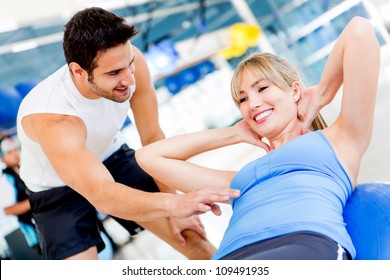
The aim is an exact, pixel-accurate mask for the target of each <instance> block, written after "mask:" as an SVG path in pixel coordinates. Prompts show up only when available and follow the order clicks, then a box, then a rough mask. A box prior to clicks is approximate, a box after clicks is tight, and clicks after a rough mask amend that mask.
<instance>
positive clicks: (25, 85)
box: [15, 79, 40, 99]
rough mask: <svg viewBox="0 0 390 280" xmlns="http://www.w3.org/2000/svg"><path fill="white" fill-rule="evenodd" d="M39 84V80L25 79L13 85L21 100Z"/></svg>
mask: <svg viewBox="0 0 390 280" xmlns="http://www.w3.org/2000/svg"><path fill="white" fill-rule="evenodd" d="M39 82H40V80H39V79H26V80H23V81H21V82H19V83H17V84H16V85H15V89H16V90H17V91H18V92H19V94H20V96H21V98H22V99H23V98H24V97H25V96H26V95H27V93H29V92H30V91H31V90H32V89H33V88H34V87H35V86H36V85H37V84H38V83H39Z"/></svg>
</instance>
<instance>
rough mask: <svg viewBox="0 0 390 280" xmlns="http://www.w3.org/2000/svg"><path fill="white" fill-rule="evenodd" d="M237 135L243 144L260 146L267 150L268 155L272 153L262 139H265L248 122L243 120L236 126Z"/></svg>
mask: <svg viewBox="0 0 390 280" xmlns="http://www.w3.org/2000/svg"><path fill="white" fill-rule="evenodd" d="M233 127H234V129H235V133H236V134H237V136H238V137H240V139H241V140H242V142H245V143H248V144H252V145H255V146H258V147H260V148H262V149H263V150H265V151H266V152H267V153H268V152H269V151H270V147H269V145H268V144H267V143H265V142H264V141H263V140H262V139H263V137H262V136H261V135H259V134H258V133H257V132H255V131H254V130H253V129H252V128H251V127H250V126H249V125H248V123H247V122H246V121H244V120H241V121H239V122H237V123H236V124H235V125H234V126H233Z"/></svg>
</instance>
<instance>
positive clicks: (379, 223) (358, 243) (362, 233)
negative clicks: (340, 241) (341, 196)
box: [344, 183, 390, 260]
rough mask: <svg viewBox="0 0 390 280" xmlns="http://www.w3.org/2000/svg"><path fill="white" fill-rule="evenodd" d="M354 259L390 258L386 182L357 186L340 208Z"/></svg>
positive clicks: (389, 190)
mask: <svg viewBox="0 0 390 280" xmlns="http://www.w3.org/2000/svg"><path fill="white" fill-rule="evenodd" d="M344 221H345V223H346V225H347V231H348V233H349V235H350V236H351V238H352V242H353V244H354V246H355V249H356V258H355V259H357V260H390V183H369V184H360V185H357V186H356V188H355V190H354V192H353V193H352V195H351V197H350V198H349V200H348V201H347V204H346V206H345V210H344Z"/></svg>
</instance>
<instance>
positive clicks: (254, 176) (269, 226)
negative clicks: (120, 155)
mask: <svg viewBox="0 0 390 280" xmlns="http://www.w3.org/2000/svg"><path fill="white" fill-rule="evenodd" d="M379 60H380V59H379V46H378V42H377V39H376V37H375V32H374V30H373V28H372V26H371V24H370V23H369V21H368V20H366V19H364V18H360V17H355V18H354V19H352V20H351V22H350V23H349V24H348V25H347V26H346V28H345V30H344V31H343V32H342V34H341V35H340V37H339V39H338V40H337V42H336V44H335V46H334V48H333V50H332V52H331V53H330V55H329V58H328V61H327V63H326V65H325V69H324V72H323V75H322V77H321V80H320V82H319V84H318V86H316V87H313V88H309V89H306V90H303V89H302V84H301V82H300V81H299V77H298V75H297V73H296V71H295V70H294V69H293V68H292V67H291V66H290V65H289V64H287V63H286V62H285V61H284V60H282V59H280V58H278V57H276V56H274V55H271V54H255V55H252V56H251V57H249V58H248V59H246V60H244V61H242V62H241V63H240V64H239V66H238V67H237V69H236V71H235V73H234V76H233V79H232V95H233V99H234V101H235V103H236V104H237V106H238V108H239V110H240V112H241V114H242V116H243V120H242V121H240V122H238V123H237V124H235V125H234V126H232V127H228V128H220V129H215V130H207V131H202V132H197V133H192V134H187V135H181V136H177V137H173V138H171V139H167V140H163V141H161V142H157V143H154V144H151V145H149V146H147V147H144V148H142V149H141V150H140V151H138V152H137V154H136V158H137V160H138V162H139V163H140V165H141V167H142V168H144V169H145V171H146V172H148V173H149V174H150V175H152V176H153V177H155V178H156V179H158V180H160V181H162V182H164V183H165V184H167V185H170V186H173V187H175V188H177V189H178V190H181V191H184V192H188V191H192V190H195V189H199V188H207V187H212V186H214V187H215V186H223V187H226V188H228V187H231V188H233V189H238V190H240V191H241V195H240V197H239V198H236V199H232V200H231V204H232V207H233V215H232V217H231V220H230V223H229V226H228V228H227V230H226V232H225V235H224V237H223V240H222V242H221V245H220V247H219V249H218V250H217V252H216V254H215V255H214V259H348V258H354V257H355V255H356V252H355V249H354V246H353V244H352V241H351V239H350V237H349V235H348V233H347V231H346V227H345V224H344V222H343V216H342V213H343V209H344V206H345V203H346V201H347V200H348V198H349V196H350V195H351V193H352V191H353V188H354V186H355V185H356V180H357V176H358V172H359V166H360V162H361V159H362V157H363V155H364V153H365V151H366V149H367V147H368V145H369V142H370V139H371V135H372V127H373V116H374V110H375V99H376V90H377V82H378V75H379ZM341 85H343V97H342V105H341V110H340V114H339V116H338V118H337V119H336V121H335V122H334V123H333V124H332V125H330V126H329V127H326V128H323V129H320V130H316V131H310V132H308V128H309V126H310V124H311V123H312V120H313V119H314V117H315V116H317V114H318V113H319V111H320V109H322V108H323V107H324V106H325V105H327V104H329V103H330V102H331V101H332V100H333V98H334V97H335V95H336V93H337V92H338V90H339V88H340V87H341ZM314 129H315V128H314ZM307 132H308V133H307ZM263 138H266V139H267V140H268V141H266V142H264V141H263ZM240 142H247V143H251V144H255V145H258V146H260V147H262V148H263V149H265V150H266V151H267V155H265V156H264V157H262V158H259V159H257V160H255V161H253V162H251V163H249V164H248V165H246V166H245V167H244V168H242V169H241V170H240V171H239V172H238V173H236V172H232V171H219V170H213V169H209V168H205V167H201V166H198V165H194V164H191V163H189V162H186V161H185V160H187V159H188V158H190V157H192V156H194V155H197V154H199V153H203V152H205V151H209V150H212V149H216V148H219V147H222V146H226V145H231V144H236V143H240Z"/></svg>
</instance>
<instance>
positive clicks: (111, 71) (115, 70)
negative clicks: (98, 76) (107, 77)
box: [104, 54, 135, 74]
mask: <svg viewBox="0 0 390 280" xmlns="http://www.w3.org/2000/svg"><path fill="white" fill-rule="evenodd" d="M134 60H135V54H134V55H133V59H132V60H131V61H130V63H129V66H130V65H131V64H133V63H134ZM120 70H122V68H121V69H114V70H110V71H108V72H105V73H104V74H111V73H115V72H118V71H120Z"/></svg>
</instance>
